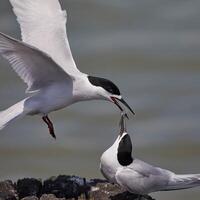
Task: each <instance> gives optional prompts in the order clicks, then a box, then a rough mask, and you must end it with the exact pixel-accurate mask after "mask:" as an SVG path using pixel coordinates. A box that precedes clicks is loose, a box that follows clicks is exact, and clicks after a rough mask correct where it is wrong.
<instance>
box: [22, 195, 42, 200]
mask: <svg viewBox="0 0 200 200" xmlns="http://www.w3.org/2000/svg"><path fill="white" fill-rule="evenodd" d="M21 200H39V199H38V198H37V197H36V196H28V197H24V198H23V199H21Z"/></svg>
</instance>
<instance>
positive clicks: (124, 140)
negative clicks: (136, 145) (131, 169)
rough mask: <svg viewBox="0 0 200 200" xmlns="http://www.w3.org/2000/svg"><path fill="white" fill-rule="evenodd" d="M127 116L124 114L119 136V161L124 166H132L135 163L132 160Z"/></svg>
mask: <svg viewBox="0 0 200 200" xmlns="http://www.w3.org/2000/svg"><path fill="white" fill-rule="evenodd" d="M125 116H126V115H125V114H124V113H122V116H121V120H120V127H121V130H120V133H119V136H118V148H117V160H118V162H119V163H120V164H121V165H122V166H127V165H130V164H131V163H132V162H133V158H132V142H131V138H130V136H129V134H128V133H127V131H126V121H125V120H126V117H125Z"/></svg>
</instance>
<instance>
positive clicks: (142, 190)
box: [100, 114, 200, 198]
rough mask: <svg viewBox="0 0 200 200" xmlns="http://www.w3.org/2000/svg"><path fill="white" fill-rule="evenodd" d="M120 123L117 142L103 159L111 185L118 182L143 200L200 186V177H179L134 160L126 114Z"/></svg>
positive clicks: (102, 168)
mask: <svg viewBox="0 0 200 200" xmlns="http://www.w3.org/2000/svg"><path fill="white" fill-rule="evenodd" d="M120 124H121V130H120V133H119V135H118V137H117V139H116V140H115V142H114V144H113V145H112V146H111V147H110V148H109V149H107V150H106V151H105V152H104V153H103V154H102V156H101V162H100V169H101V172H102V174H103V175H104V177H105V178H106V179H107V180H108V181H109V182H111V183H117V184H118V185H120V186H121V187H122V188H124V189H126V190H127V191H129V192H131V193H135V194H138V195H139V198H141V197H142V196H144V197H146V195H148V194H149V193H152V192H157V191H170V190H181V189H187V188H192V187H197V186H200V174H184V175H178V174H175V173H173V172H171V171H169V170H166V169H161V168H158V167H154V166H152V165H149V164H147V163H145V162H143V161H141V160H138V159H136V158H134V157H133V156H132V142H131V138H130V136H129V134H128V133H127V131H126V125H125V117H124V114H122V117H121V121H120Z"/></svg>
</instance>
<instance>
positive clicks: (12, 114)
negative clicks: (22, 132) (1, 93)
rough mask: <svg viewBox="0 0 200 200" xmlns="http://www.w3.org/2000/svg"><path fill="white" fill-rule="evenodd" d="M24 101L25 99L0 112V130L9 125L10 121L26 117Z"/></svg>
mask: <svg viewBox="0 0 200 200" xmlns="http://www.w3.org/2000/svg"><path fill="white" fill-rule="evenodd" d="M25 101H26V99H24V100H22V101H20V102H18V103H16V104H14V105H13V106H11V107H9V108H8V109H6V110H4V111H1V112H0V130H1V129H3V128H4V127H5V126H7V125H8V124H10V123H11V122H12V121H14V120H16V119H17V118H20V117H23V116H24V115H26V111H25V109H24V103H25Z"/></svg>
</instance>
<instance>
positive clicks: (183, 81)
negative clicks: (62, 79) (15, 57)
mask: <svg viewBox="0 0 200 200" xmlns="http://www.w3.org/2000/svg"><path fill="white" fill-rule="evenodd" d="M62 5H63V8H65V9H67V11H68V25H67V28H68V37H69V41H70V44H71V49H72V53H73V55H74V59H75V61H76V64H77V66H78V68H79V69H80V70H81V71H84V72H86V73H89V74H92V75H96V76H100V77H105V78H108V79H111V80H113V81H114V82H115V83H116V84H117V85H119V86H120V89H121V91H122V93H123V96H124V97H125V99H126V100H127V102H128V103H129V104H130V105H131V106H132V107H133V108H134V110H135V112H136V116H135V117H131V119H130V120H129V122H128V130H129V133H130V134H131V137H132V140H133V143H134V155H135V156H137V157H138V158H140V159H142V160H145V161H147V162H149V163H152V164H155V165H158V166H161V167H164V168H168V169H171V170H174V171H175V172H178V173H200V159H199V157H200V15H199V10H200V1H198V0H190V1H187V0H182V1H179V0H167V1H157V0H151V1H149V0H123V1H121V0H84V1H82V0H66V1H62ZM0 31H1V32H4V33H6V34H9V35H11V36H13V37H15V38H18V39H19V38H20V32H19V26H18V24H17V23H16V20H15V16H14V15H13V12H12V10H11V7H10V5H9V2H8V0H1V1H0ZM49 34H51V33H49ZM25 88H26V85H25V84H24V83H23V82H22V81H21V80H20V79H19V78H18V77H17V75H16V74H15V72H13V71H12V69H11V67H10V66H9V65H8V63H7V62H6V61H4V60H3V59H2V58H1V59H0V109H1V110H3V109H5V108H7V107H8V106H10V105H12V104H14V103H16V102H17V101H19V100H21V99H23V98H24V97H25V95H24V90H25ZM50 117H51V119H52V120H53V122H54V125H55V128H56V134H57V140H56V141H55V140H54V139H52V138H51V137H50V136H49V134H48V129H47V127H46V125H45V124H44V123H43V122H42V120H41V118H40V117H39V116H35V117H26V118H24V119H22V120H19V121H17V122H15V123H13V124H12V125H11V126H9V127H7V128H6V129H4V130H2V131H1V134H0V179H13V180H16V179H17V178H22V177H41V178H47V177H49V176H52V175H58V174H75V175H80V176H84V177H88V178H92V177H102V176H101V174H100V172H99V158H100V156H101V153H102V152H103V151H104V150H105V149H106V148H108V146H109V145H111V144H112V142H113V141H114V140H115V138H116V136H117V133H118V121H119V111H118V109H117V108H116V107H115V106H114V105H112V104H111V103H107V102H103V101H102V102H101V101H91V102H82V103H77V104H74V105H72V106H71V107H69V108H67V109H64V110H62V111H59V112H55V113H52V114H51V115H50ZM199 195H200V191H199V188H198V189H191V190H188V191H177V192H163V193H162V194H160V193H157V194H155V195H154V197H155V198H156V199H159V200H169V199H171V200H173V199H174V200H179V199H192V200H197V199H198V200H199Z"/></svg>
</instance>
